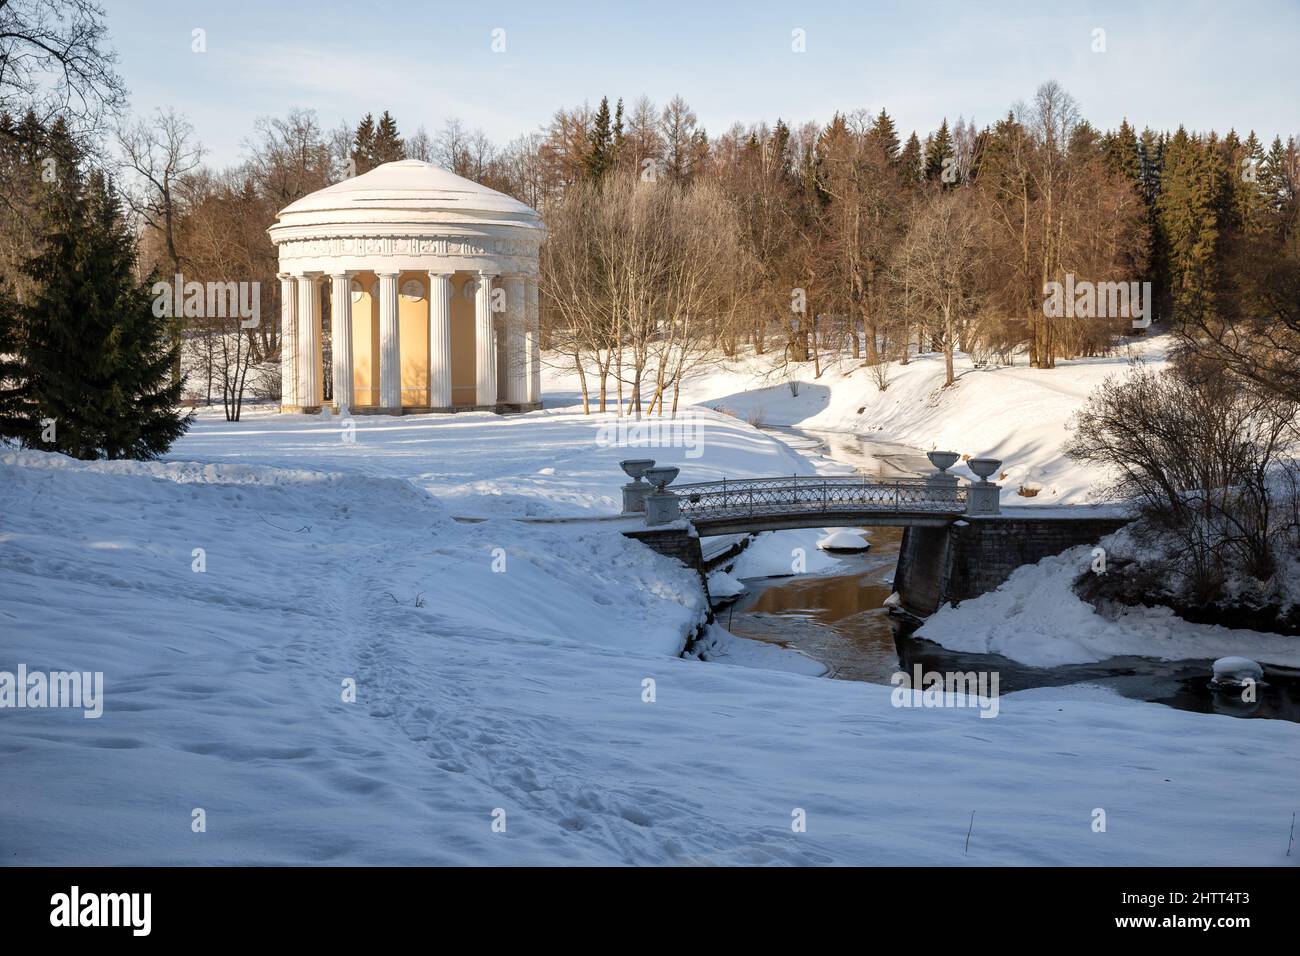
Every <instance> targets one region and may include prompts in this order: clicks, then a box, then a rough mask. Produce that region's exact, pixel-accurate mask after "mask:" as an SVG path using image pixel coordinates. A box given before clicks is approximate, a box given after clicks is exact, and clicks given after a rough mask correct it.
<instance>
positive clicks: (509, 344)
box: [506, 275, 529, 405]
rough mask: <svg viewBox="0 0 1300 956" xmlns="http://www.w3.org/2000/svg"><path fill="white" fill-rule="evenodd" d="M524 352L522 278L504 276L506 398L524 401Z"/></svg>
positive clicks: (525, 390)
mask: <svg viewBox="0 0 1300 956" xmlns="http://www.w3.org/2000/svg"><path fill="white" fill-rule="evenodd" d="M528 365H529V362H528V352H527V351H526V350H525V348H524V277H523V276H521V275H508V276H506V401H507V402H509V403H510V404H511V405H523V404H524V403H525V402H527V401H528Z"/></svg>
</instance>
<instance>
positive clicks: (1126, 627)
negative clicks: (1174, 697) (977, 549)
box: [916, 539, 1300, 667]
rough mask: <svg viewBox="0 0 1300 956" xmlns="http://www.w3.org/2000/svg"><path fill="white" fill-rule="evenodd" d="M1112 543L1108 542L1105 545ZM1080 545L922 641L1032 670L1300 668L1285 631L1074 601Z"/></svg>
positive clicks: (937, 623) (1020, 574)
mask: <svg viewBox="0 0 1300 956" xmlns="http://www.w3.org/2000/svg"><path fill="white" fill-rule="evenodd" d="M1108 542H1109V539H1103V541H1102V544H1103V546H1105V545H1107V544H1108ZM1092 551H1093V549H1092V547H1091V546H1090V545H1081V546H1079V547H1077V548H1071V549H1070V550H1069V551H1065V552H1063V553H1062V554H1059V555H1056V556H1054V557H1050V558H1044V559H1043V560H1041V561H1039V562H1038V563H1037V564H1030V565H1025V566H1024V567H1021V568H1017V569H1016V570H1015V571H1014V572H1013V573H1012V575H1011V577H1010V578H1008V579H1007V581H1006V583H1005V584H1003V585H1002V586H1001V587H1000V588H998V589H997V590H996V591H992V592H989V593H988V594H982V595H980V596H979V597H977V598H973V599H971V600H969V601H962V602H961V605H960V606H959V607H957V608H953V607H952V606H951V605H947V606H945V607H943V608H941V609H940V610H939V612H938V613H937V614H934V615H933V616H931V617H930V618H928V619H927V620H926V622H925V624H924V625H922V626H921V628H920V629H918V630H917V632H916V633H917V636H919V637H924V638H927V639H928V640H932V641H935V642H937V643H939V644H942V645H943V646H944V647H949V648H952V649H953V650H959V651H975V652H978V653H988V654H1001V655H1003V656H1004V657H1009V658H1011V659H1012V660H1016V661H1020V662H1021V663H1023V664H1029V665H1031V666H1034V667H1051V666H1054V665H1056V664H1079V663H1091V662H1094V661H1100V660H1105V659H1106V658H1108V657H1115V656H1118V655H1126V654H1133V655H1141V656H1144V657H1159V658H1163V659H1166V660H1183V659H1207V660H1212V659H1214V658H1218V657H1224V656H1226V655H1230V654H1237V655H1244V656H1247V657H1251V658H1254V659H1255V660H1259V661H1263V662H1265V663H1269V664H1277V665H1280V666H1286V667H1294V666H1300V640H1297V639H1296V638H1294V637H1285V636H1283V635H1280V634H1264V633H1260V632H1258V631H1248V630H1239V629H1236V628H1226V627H1219V626H1218V625H1213V624H1192V623H1189V622H1187V621H1184V620H1182V619H1181V618H1179V617H1178V616H1176V615H1175V614H1174V612H1173V611H1171V610H1170V609H1168V608H1143V607H1136V608H1119V609H1117V611H1116V615H1117V616H1116V617H1115V618H1114V619H1113V620H1112V619H1109V618H1106V617H1103V616H1102V615H1100V614H1098V613H1097V612H1096V611H1095V610H1093V608H1092V606H1091V605H1090V604H1088V603H1086V602H1084V601H1082V600H1080V599H1079V598H1078V597H1076V596H1075V594H1074V591H1073V589H1072V584H1073V582H1074V580H1075V579H1076V578H1077V577H1078V576H1079V575H1080V574H1082V573H1084V572H1085V571H1087V570H1088V569H1089V567H1090V566H1091V564H1092V561H1093V557H1092Z"/></svg>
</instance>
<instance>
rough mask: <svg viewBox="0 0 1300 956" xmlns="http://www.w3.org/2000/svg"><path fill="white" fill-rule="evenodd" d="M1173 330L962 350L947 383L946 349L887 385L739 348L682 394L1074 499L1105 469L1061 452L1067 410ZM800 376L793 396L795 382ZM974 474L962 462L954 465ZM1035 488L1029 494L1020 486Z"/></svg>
mask: <svg viewBox="0 0 1300 956" xmlns="http://www.w3.org/2000/svg"><path fill="white" fill-rule="evenodd" d="M1168 347H1169V340H1168V337H1167V336H1153V337H1151V338H1139V339H1134V340H1133V341H1132V342H1131V344H1129V345H1127V346H1126V347H1125V348H1124V349H1122V350H1121V351H1120V352H1118V353H1116V354H1115V355H1112V356H1108V357H1105V358H1095V359H1079V360H1074V361H1063V362H1060V363H1059V364H1058V366H1057V367H1056V368H1054V369H1033V368H1029V367H1027V365H1026V364H1025V359H1024V356H1018V357H1017V361H1018V362H1019V363H1020V364H1018V365H1012V366H1008V367H998V368H995V367H988V368H975V367H974V366H973V364H972V362H971V360H970V358H969V357H968V356H965V355H961V354H959V355H958V356H957V357H956V363H955V365H956V372H957V381H956V383H955V384H954V385H953V386H952V387H951V388H944V387H943V381H944V363H943V356H942V354H939V353H932V354H928V355H920V356H916V357H914V358H913V359H912V360H911V362H910V363H909V364H907V365H905V366H904V365H899V364H897V363H893V364H891V365H890V367H889V369H890V371H889V385H888V388H887V389H886V390H885V391H883V392H882V391H880V390H879V388H878V387H877V385H876V383H875V382H874V381H873V380H872V378H871V377H870V375H869V373H868V370H867V369H865V368H863V367H862V366H861V363H860V362H855V361H853V360H851V359H848V358H845V359H843V360H842V361H839V362H830V363H828V364H827V365H825V366H824V367H823V370H822V375H821V377H820V378H817V377H815V375H814V371H813V364H812V363H811V362H807V363H801V364H799V365H798V366H791V371H789V372H781V373H780V374H779V375H774V374H773V373H772V371H771V369H772V357H771V356H770V355H763V356H756V355H753V354H752V353H744V354H742V355H741V356H739V357H738V358H736V359H734V360H720V361H719V362H718V363H716V364H714V365H710V366H706V367H700V368H697V369H696V370H695V371H694V372H693V374H692V375H691V376H690V378H689V379H688V381H687V383H686V384H685V386H684V388H683V391H682V399H683V402H691V403H697V404H701V405H705V406H708V407H710V408H719V409H725V410H727V411H728V412H730V413H731V414H733V415H736V416H737V417H739V418H741V419H743V420H745V421H750V422H761V423H762V424H767V425H797V426H800V427H802V428H807V429H814V430H816V429H821V430H826V431H846V432H853V433H855V434H858V435H860V436H863V437H867V438H872V439H878V440H883V441H893V442H900V443H903V444H907V445H911V446H913V447H915V448H919V449H921V450H922V451H934V450H944V451H956V452H959V453H960V454H962V455H966V456H969V457H972V458H978V457H993V458H1001V459H1002V461H1003V472H1004V473H1005V477H1004V478H1002V479H1001V483H1002V487H1003V501H1004V503H1006V504H1016V505H1034V506H1041V505H1059V504H1078V503H1082V502H1085V501H1088V500H1090V498H1089V492H1090V490H1091V489H1092V488H1093V486H1094V485H1096V484H1097V483H1098V482H1099V481H1100V480H1101V479H1103V478H1104V475H1102V474H1101V473H1100V472H1099V471H1098V470H1096V469H1094V468H1091V467H1088V466H1083V465H1079V464H1078V463H1076V462H1073V461H1071V460H1069V459H1068V458H1066V457H1065V455H1064V454H1063V452H1062V446H1063V444H1064V443H1065V441H1066V439H1067V438H1068V436H1069V432H1068V430H1067V427H1066V426H1067V423H1068V422H1069V419H1070V416H1071V415H1073V414H1074V412H1075V411H1076V409H1078V408H1079V406H1080V405H1081V404H1082V403H1083V402H1084V400H1085V399H1086V398H1087V397H1088V395H1089V393H1090V392H1091V391H1092V390H1093V389H1094V388H1096V387H1097V386H1098V385H1100V384H1101V383H1102V382H1103V381H1104V380H1105V379H1106V377H1107V376H1109V375H1117V374H1123V373H1124V372H1125V371H1126V368H1127V365H1128V363H1129V361H1130V360H1131V359H1133V358H1138V359H1141V360H1142V361H1144V362H1146V363H1148V364H1150V365H1152V366H1153V367H1157V368H1158V367H1161V366H1163V364H1164V362H1165V354H1166V352H1167V350H1168ZM560 362H561V360H560V359H559V358H554V359H552V363H553V367H552V368H551V369H549V371H548V373H547V374H548V384H549V385H550V386H551V388H553V389H554V390H556V391H557V392H560V393H562V394H563V395H565V396H566V397H567V396H574V395H576V393H577V385H576V381H577V380H576V376H574V375H572V374H570V373H569V372H568V370H566V369H564V368H563V367H562V365H561V364H560ZM790 379H794V380H795V381H796V382H797V383H798V392H799V394H798V395H797V396H795V395H793V394H792V391H791V388H790V385H789V380H790ZM953 471H954V473H956V474H960V475H962V476H963V477H966V478H970V477H973V476H971V474H970V473H969V471H968V470H967V469H966V468H965V466H964V465H958V466H957V467H955V468H954V469H953ZM1022 486H1024V487H1026V488H1027V489H1034V488H1037V489H1039V491H1038V493H1037V494H1036V495H1035V496H1033V497H1023V496H1021V495H1019V494H1018V491H1019V489H1020V488H1021V487H1022Z"/></svg>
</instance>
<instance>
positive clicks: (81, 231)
mask: <svg viewBox="0 0 1300 956" xmlns="http://www.w3.org/2000/svg"><path fill="white" fill-rule="evenodd" d="M50 192H51V194H52V195H51V196H50V202H49V207H50V221H51V224H52V230H51V232H50V233H49V235H48V236H47V237H46V241H45V244H44V248H43V249H42V250H41V251H40V252H39V253H38V254H37V255H36V256H35V257H34V258H32V259H31V260H29V262H28V263H27V265H26V268H25V270H24V271H25V272H26V274H27V275H28V276H29V277H30V278H31V279H32V280H33V281H34V282H35V283H36V286H37V290H38V291H37V293H36V294H35V296H34V297H33V298H32V300H31V301H30V302H27V303H25V304H24V305H23V306H22V307H21V309H20V313H21V314H20V318H19V321H20V323H21V326H22V331H23V337H22V341H21V342H20V343H19V348H18V359H19V363H20V364H21V371H20V375H21V379H22V381H23V383H24V386H25V387H26V389H27V392H26V395H25V399H26V402H25V406H26V407H25V409H24V412H25V418H26V426H25V429H24V431H23V434H22V435H20V437H21V439H22V440H23V441H24V443H25V444H28V445H30V446H33V447H38V448H42V449H44V450H48V451H60V452H63V453H65V454H68V455H72V456H74V457H77V458H101V457H103V458H157V457H158V456H159V455H161V454H163V453H164V452H165V451H166V450H167V449H168V448H169V447H171V444H172V442H174V441H175V440H176V439H177V438H179V437H180V436H181V435H182V434H184V433H185V430H186V429H187V428H188V427H189V423H190V416H188V415H184V416H182V415H181V414H180V413H179V412H178V411H177V408H176V405H177V402H178V401H179V399H180V392H181V386H182V383H181V382H180V381H172V376H171V370H172V366H173V364H174V363H175V361H176V358H177V352H178V350H179V345H177V344H175V343H173V342H172V340H171V338H170V336H169V320H168V318H167V317H166V316H158V315H155V314H154V297H153V294H152V293H151V291H150V290H151V287H152V285H153V282H154V278H155V277H154V276H150V277H149V278H148V279H146V280H145V282H144V283H143V284H137V283H136V281H135V265H136V259H135V246H134V242H133V239H132V236H131V233H130V231H129V230H128V228H127V226H126V224H125V222H124V221H123V218H122V214H121V208H120V205H119V203H118V199H117V195H116V193H115V192H114V190H113V187H112V185H111V183H109V182H108V181H107V179H106V178H105V177H104V176H103V175H102V174H100V173H95V174H93V175H92V176H91V177H90V178H89V181H88V182H87V183H85V185H84V186H82V185H81V184H80V183H79V182H76V181H75V179H74V176H73V175H72V173H71V171H69V175H68V176H67V177H65V178H64V179H63V180H62V181H61V183H60V184H59V185H58V186H57V187H56V188H53V189H51V190H50ZM46 421H52V423H53V432H54V434H53V441H48V442H47V441H45V440H44V436H43V435H42V434H41V432H42V431H43V430H44V429H43V422H46Z"/></svg>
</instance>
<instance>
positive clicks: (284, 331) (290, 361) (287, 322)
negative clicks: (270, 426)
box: [277, 272, 298, 409]
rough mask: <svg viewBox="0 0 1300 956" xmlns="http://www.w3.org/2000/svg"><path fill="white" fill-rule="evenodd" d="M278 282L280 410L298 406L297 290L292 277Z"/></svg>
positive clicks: (287, 276) (284, 276)
mask: <svg viewBox="0 0 1300 956" xmlns="http://www.w3.org/2000/svg"><path fill="white" fill-rule="evenodd" d="M277 278H279V280H280V408H281V409H284V408H287V407H292V406H294V405H297V404H298V354H297V343H298V327H297V326H298V308H297V306H298V290H297V288H296V285H295V283H294V281H293V276H291V275H289V273H287V272H281V273H279V275H278V276H277Z"/></svg>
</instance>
